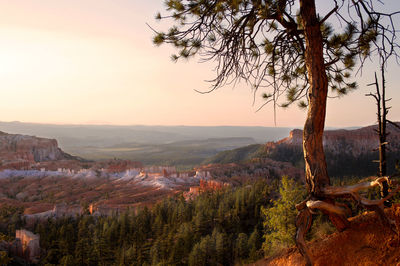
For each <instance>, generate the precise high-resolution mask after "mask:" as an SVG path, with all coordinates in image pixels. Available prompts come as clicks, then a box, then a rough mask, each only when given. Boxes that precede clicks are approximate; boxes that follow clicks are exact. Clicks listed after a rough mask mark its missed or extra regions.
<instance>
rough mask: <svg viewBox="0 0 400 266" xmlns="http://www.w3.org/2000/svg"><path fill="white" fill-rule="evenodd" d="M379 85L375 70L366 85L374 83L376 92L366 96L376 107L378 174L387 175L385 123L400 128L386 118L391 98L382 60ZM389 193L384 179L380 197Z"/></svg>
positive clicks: (388, 204) (387, 203)
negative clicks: (370, 80) (372, 79)
mask: <svg viewBox="0 0 400 266" xmlns="http://www.w3.org/2000/svg"><path fill="white" fill-rule="evenodd" d="M381 59H382V58H381ZM380 71H381V79H382V80H381V81H382V83H381V86H379V82H378V78H377V75H376V72H375V82H374V83H371V84H368V85H367V86H372V85H375V88H376V92H375V93H372V92H370V93H368V94H366V96H370V97H373V98H374V99H375V102H376V107H377V113H376V115H377V122H378V128H377V129H375V132H376V133H377V134H378V138H379V146H378V151H379V160H378V161H376V162H378V163H379V170H378V176H379V177H382V176H387V160H386V150H387V146H388V144H389V143H388V141H387V136H388V135H389V133H388V132H387V131H386V126H387V123H390V124H392V125H393V126H395V127H397V128H400V127H399V126H398V125H397V124H396V123H393V122H392V121H390V120H388V119H387V114H388V113H389V110H390V108H391V107H390V106H389V107H388V106H387V105H386V104H387V103H388V102H389V101H390V100H391V98H390V99H386V80H385V67H384V63H383V62H382V64H381V69H380ZM388 193H389V184H388V183H387V182H386V181H384V182H383V183H382V187H381V198H384V197H386V196H387V195H388ZM385 205H387V206H390V203H389V202H385Z"/></svg>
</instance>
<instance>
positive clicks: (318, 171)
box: [300, 0, 330, 196]
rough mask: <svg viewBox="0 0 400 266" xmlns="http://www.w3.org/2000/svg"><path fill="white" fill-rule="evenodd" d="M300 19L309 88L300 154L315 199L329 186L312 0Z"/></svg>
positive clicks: (305, 2)
mask: <svg viewBox="0 0 400 266" xmlns="http://www.w3.org/2000/svg"><path fill="white" fill-rule="evenodd" d="M300 15H301V18H302V20H303V26H304V32H305V40H306V51H305V61H306V68H307V72H308V79H309V84H310V87H309V91H308V101H309V105H308V113H307V118H306V122H305V125H304V130H303V152H304V159H305V168H306V169H305V170H306V182H307V186H308V190H309V192H310V194H311V195H312V196H318V195H320V194H321V191H322V188H323V187H324V186H327V185H330V180H329V176H328V172H327V167H326V161H325V154H324V149H323V133H324V124H325V113H326V99H327V95H328V77H327V75H326V70H325V63H324V55H323V46H322V44H323V40H322V34H321V29H320V22H319V21H318V18H317V13H316V8H315V0H301V1H300Z"/></svg>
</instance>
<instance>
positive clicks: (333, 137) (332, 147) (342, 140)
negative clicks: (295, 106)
mask: <svg viewBox="0 0 400 266" xmlns="http://www.w3.org/2000/svg"><path fill="white" fill-rule="evenodd" d="M375 129H376V126H368V127H363V128H359V129H354V130H345V129H340V130H326V131H325V132H324V140H323V143H324V149H325V151H327V152H331V153H333V154H340V153H346V154H350V155H352V156H359V155H360V154H363V153H368V152H371V151H373V150H375V149H377V147H378V142H379V141H378V136H377V134H376V132H375ZM387 131H388V132H389V136H388V145H389V146H390V147H391V149H392V150H393V149H400V129H398V128H396V127H394V126H393V125H390V124H389V125H388V128H387ZM302 143H303V131H302V130H300V129H294V130H292V131H291V132H290V134H289V137H287V138H284V139H282V140H280V141H277V142H269V143H267V145H266V146H267V149H271V148H274V147H276V146H279V145H290V146H295V147H301V146H302Z"/></svg>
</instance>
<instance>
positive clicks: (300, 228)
mask: <svg viewBox="0 0 400 266" xmlns="http://www.w3.org/2000/svg"><path fill="white" fill-rule="evenodd" d="M311 224H312V214H311V212H310V210H309V209H308V208H307V207H305V208H303V209H302V210H300V211H299V213H298V214H297V217H296V228H297V230H296V246H297V248H298V249H299V251H300V253H301V255H303V257H304V258H305V259H306V262H307V265H312V261H311V256H310V254H309V252H308V249H307V246H306V242H305V240H304V236H305V235H306V234H307V232H308V231H309V230H310V228H311Z"/></svg>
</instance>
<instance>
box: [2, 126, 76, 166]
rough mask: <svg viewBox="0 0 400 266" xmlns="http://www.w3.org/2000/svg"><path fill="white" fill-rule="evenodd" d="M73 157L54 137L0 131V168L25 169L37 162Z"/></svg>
mask: <svg viewBox="0 0 400 266" xmlns="http://www.w3.org/2000/svg"><path fill="white" fill-rule="evenodd" d="M73 158H74V157H73V156H71V155H69V154H67V153H65V152H63V151H62V150H61V149H60V148H59V147H58V144H57V140H55V139H46V138H38V137H34V136H26V135H19V134H7V133H4V132H0V169H27V168H28V167H29V166H30V165H31V164H34V163H37V162H45V161H56V160H65V159H73Z"/></svg>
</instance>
